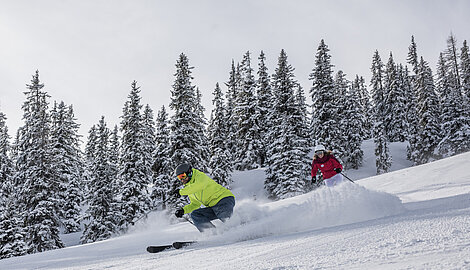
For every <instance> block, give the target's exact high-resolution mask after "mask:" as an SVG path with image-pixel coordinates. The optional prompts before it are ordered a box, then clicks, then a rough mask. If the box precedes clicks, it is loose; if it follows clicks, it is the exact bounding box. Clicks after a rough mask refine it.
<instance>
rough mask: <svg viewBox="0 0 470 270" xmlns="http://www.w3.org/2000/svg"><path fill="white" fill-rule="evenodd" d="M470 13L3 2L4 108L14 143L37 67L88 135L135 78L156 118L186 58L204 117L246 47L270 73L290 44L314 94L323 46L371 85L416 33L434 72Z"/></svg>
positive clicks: (395, 5) (355, 5) (389, 6)
mask: <svg viewBox="0 0 470 270" xmlns="http://www.w3.org/2000/svg"><path fill="white" fill-rule="evenodd" d="M469 14H470V1H466V0H462V1H456V0H455V1H454V0H442V1H432V0H413V1H408V0H406V1H405V0H390V1H379V0H369V1H366V0H362V1H348V0H345V1H333V0H331V1H324V0H321V1H314V0H311V1H297V0H289V1H287V0H286V1H274V0H262V1H261V0H260V1H256V0H251V1H249V0H232V1H223V0H205V1H204V0H198V1H195V0H192V1H190V0H188V1H176V0H174V1H166V0H165V1H157V0H154V1H150V0H148V1H144V0H128V1H117V0H108V1H104V0H76V1H68V0H41V1H38V0H30V1H26V0H0V37H1V41H0V111H1V112H3V113H5V114H6V115H7V117H8V120H7V125H8V128H9V130H10V134H11V135H12V136H13V135H14V134H15V133H16V130H17V129H18V127H19V126H21V125H23V122H22V119H21V118H22V115H23V111H22V110H21V105H22V104H23V103H24V101H25V95H24V93H23V92H24V91H25V90H26V87H25V85H26V84H29V83H30V81H31V78H32V75H33V74H34V72H35V71H36V70H39V72H40V80H41V82H42V83H44V84H45V88H44V90H45V91H47V92H48V93H49V95H50V96H51V98H50V102H51V104H52V102H53V101H55V100H56V101H64V102H65V103H66V104H68V105H70V104H72V105H73V106H74V110H75V115H76V118H77V119H78V123H80V124H81V129H80V133H81V134H82V135H84V136H85V138H86V135H87V132H88V130H89V129H90V127H91V126H92V125H93V124H95V123H97V122H98V120H99V119H100V117H101V116H102V115H104V116H105V117H106V120H107V122H108V125H109V126H110V127H112V126H114V125H115V124H118V123H119V121H120V120H119V116H120V115H121V114H122V108H123V106H124V102H125V101H126V100H127V96H128V94H129V92H130V89H131V83H132V81H133V80H136V81H137V82H138V85H139V86H141V96H142V103H143V104H149V105H150V106H151V107H152V109H153V110H154V112H155V114H156V113H157V111H158V110H160V108H161V107H162V105H165V106H166V107H167V109H168V104H169V102H170V90H171V88H172V87H171V86H172V84H173V81H174V76H173V74H174V73H175V70H176V69H175V63H176V60H177V58H178V56H179V54H180V53H185V54H186V55H187V56H188V58H189V63H190V65H191V66H193V67H194V69H193V77H194V80H193V84H194V85H196V86H197V87H199V89H200V90H201V92H202V94H203V105H204V107H205V108H206V111H207V112H206V113H207V115H209V113H210V110H211V109H212V104H211V100H212V92H213V90H214V88H215V84H216V83H217V82H219V83H220V84H221V85H222V84H223V83H224V82H226V81H227V80H228V77H229V71H230V67H231V61H232V59H234V60H235V62H239V61H241V58H242V56H243V54H244V53H245V52H246V51H248V50H249V51H250V52H251V53H252V56H253V57H252V66H253V68H255V70H257V65H258V59H257V58H258V56H259V53H260V51H261V50H264V52H265V54H266V57H267V64H268V68H269V72H270V73H272V72H273V71H274V69H275V65H276V64H277V58H278V56H279V53H280V51H281V49H285V50H286V52H287V55H288V60H289V63H290V64H291V65H292V66H293V67H294V68H295V69H296V70H295V75H296V78H297V80H298V81H299V82H300V83H301V85H302V86H303V87H304V89H305V92H306V93H307V94H308V91H309V89H310V87H311V85H312V83H311V81H309V80H308V75H309V74H310V72H311V71H312V69H313V67H314V60H315V53H316V49H317V47H318V44H319V42H320V40H321V39H324V40H325V42H326V44H327V45H328V46H329V48H330V54H331V55H332V58H331V60H332V64H333V65H335V67H334V70H335V72H336V71H338V70H340V69H341V70H343V71H344V72H345V73H346V74H347V78H348V79H353V78H354V77H355V75H356V74H359V75H361V76H364V77H365V78H366V79H367V83H368V84H369V78H370V66H371V59H372V55H373V53H374V51H375V50H378V51H379V53H380V55H381V57H382V61H384V62H386V61H387V59H388V55H389V53H390V52H391V51H392V52H393V54H394V58H395V61H397V62H401V63H405V62H406V60H405V59H406V54H407V51H408V46H409V44H410V40H411V35H414V36H415V40H416V43H417V45H418V54H419V55H420V56H423V57H424V58H425V60H427V61H428V62H430V64H431V67H432V68H433V70H435V64H436V60H437V58H438V56H439V52H441V51H443V50H444V49H445V47H446V39H447V37H448V36H449V34H450V33H451V32H452V33H453V34H454V35H455V36H456V37H457V40H458V44H459V46H461V44H462V42H463V40H465V39H466V40H469V39H470V15H469ZM223 90H224V91H225V90H226V87H225V86H224V87H223ZM307 100H310V98H309V97H307Z"/></svg>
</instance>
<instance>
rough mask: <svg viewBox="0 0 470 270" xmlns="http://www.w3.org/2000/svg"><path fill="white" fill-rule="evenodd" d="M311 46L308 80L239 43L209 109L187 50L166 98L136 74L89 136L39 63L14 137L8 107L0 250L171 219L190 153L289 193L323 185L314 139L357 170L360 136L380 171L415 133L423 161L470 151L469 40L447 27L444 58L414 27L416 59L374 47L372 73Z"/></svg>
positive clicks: (224, 172)
mask: <svg viewBox="0 0 470 270" xmlns="http://www.w3.org/2000/svg"><path fill="white" fill-rule="evenodd" d="M404 46H405V47H406V46H407V44H404ZM312 53H314V54H315V61H314V62H313V63H311V66H312V70H311V73H310V75H309V77H308V79H309V81H310V85H308V86H301V85H300V83H299V82H298V81H297V79H296V75H295V67H293V66H292V65H291V64H289V59H288V52H287V51H285V50H281V51H280V53H279V57H278V59H277V65H276V67H275V69H274V70H269V69H268V68H267V66H266V64H265V62H266V57H265V54H264V53H263V51H261V52H256V54H255V53H253V52H250V51H247V52H246V53H244V54H243V52H241V54H243V55H242V57H241V61H240V62H236V61H232V63H231V68H230V69H229V70H227V79H226V81H224V82H215V81H214V88H213V92H212V105H213V107H212V109H211V111H210V118H209V119H207V118H206V116H205V111H206V109H205V108H204V107H203V106H202V104H201V97H202V95H201V91H200V90H199V89H198V87H197V86H196V85H194V83H193V76H192V69H193V65H194V66H196V67H197V63H190V61H189V58H188V56H187V55H185V54H184V53H182V54H180V55H179V56H177V59H176V65H175V71H174V80H173V85H171V87H169V90H170V91H171V100H170V101H169V103H168V105H167V106H162V107H161V108H151V107H150V106H149V105H145V101H143V100H142V98H141V89H140V86H139V83H138V82H136V81H133V82H129V94H128V96H127V100H126V102H125V103H124V104H123V105H122V115H121V117H120V120H119V121H120V123H119V125H116V126H109V125H108V124H107V119H106V117H105V116H97V119H96V123H95V124H94V125H93V126H92V127H91V128H90V130H89V131H88V134H87V135H86V136H81V135H80V134H79V132H78V129H79V128H80V123H79V119H76V117H75V115H74V107H73V104H65V103H64V102H61V101H52V100H53V98H54V97H51V96H49V95H48V93H47V82H46V83H44V82H42V81H41V78H40V72H39V71H32V72H33V74H32V79H31V81H30V82H26V83H27V86H26V89H24V90H25V92H24V94H25V100H24V103H23V105H22V107H21V108H18V110H22V111H23V118H22V121H23V122H22V126H21V127H20V128H19V129H18V130H17V131H16V136H14V137H13V138H12V137H11V136H10V135H9V130H8V127H7V125H6V119H7V115H5V114H4V113H2V112H0V248H1V249H0V259H3V258H9V257H13V256H21V255H25V254H32V253H36V252H42V251H47V250H51V249H58V248H62V247H64V243H63V242H62V241H61V238H60V235H61V234H69V233H76V232H80V233H81V243H91V242H95V241H100V240H104V239H108V238H110V237H112V236H115V235H119V234H122V233H125V232H126V231H127V230H128V229H129V228H130V227H131V226H133V225H134V224H135V223H136V222H137V221H139V220H141V219H143V218H145V217H146V215H147V214H148V213H149V212H151V211H167V212H168V213H169V214H168V218H169V219H170V218H172V217H171V215H170V213H173V211H174V209H177V208H179V207H181V206H182V205H184V204H186V201H185V200H186V199H185V197H184V198H183V197H176V196H173V194H174V193H175V190H177V189H178V188H179V184H180V183H179V182H178V181H175V176H174V175H173V170H174V168H175V167H176V166H177V165H178V164H180V163H182V162H186V163H189V164H191V165H192V166H193V167H194V168H197V169H199V170H201V171H203V172H206V173H208V174H209V175H210V176H212V178H213V179H214V180H215V181H217V182H218V183H220V184H221V185H223V186H225V187H228V188H230V185H231V174H232V172H233V171H235V170H237V171H243V170H252V169H256V168H263V169H264V170H265V175H266V178H265V179H264V188H265V191H266V192H267V194H269V197H270V198H271V199H273V200H279V199H284V198H288V197H292V196H296V195H299V194H303V193H306V192H308V191H310V190H312V189H313V188H314V186H313V185H312V181H311V176H310V169H311V162H312V160H311V151H312V148H313V147H314V146H315V145H317V144H322V145H325V146H326V147H327V148H328V149H330V150H332V151H333V152H334V153H335V156H336V157H338V158H339V159H340V160H341V162H342V164H343V165H344V167H345V168H346V169H357V168H359V167H361V165H362V163H363V152H362V150H361V143H362V142H363V141H364V140H369V139H372V140H373V141H374V143H375V155H376V161H375V162H376V168H377V174H382V173H386V172H388V170H389V169H390V166H391V158H390V153H389V144H390V143H391V142H408V148H407V157H408V159H409V160H411V161H412V162H413V163H414V164H415V165H418V164H424V163H427V162H430V161H433V160H437V159H441V158H444V157H449V156H452V155H456V154H459V153H463V152H466V151H469V150H470V57H469V47H468V44H467V41H466V40H465V41H463V42H458V41H457V38H456V37H455V36H453V35H450V36H449V37H448V39H447V47H445V48H442V52H441V53H440V54H439V55H436V56H435V57H436V59H437V60H438V61H437V66H435V67H431V66H430V65H429V62H428V60H427V59H424V58H423V57H422V56H421V55H420V52H419V44H418V43H417V42H416V41H415V39H414V37H411V40H410V44H408V54H407V56H406V59H407V61H406V63H397V62H396V61H395V55H394V54H393V53H392V52H390V53H386V54H379V52H378V51H375V52H371V53H370V56H371V58H370V74H368V75H370V78H371V79H370V81H366V80H365V79H364V74H345V73H344V72H343V71H341V67H338V66H335V65H334V55H331V54H330V49H329V47H328V44H327V42H326V41H325V40H321V41H320V42H319V44H318V46H317V50H316V51H315V52H312ZM227 66H228V67H229V66H230V63H227ZM170 68H171V67H170ZM304 87H305V88H304ZM154 109H156V110H154Z"/></svg>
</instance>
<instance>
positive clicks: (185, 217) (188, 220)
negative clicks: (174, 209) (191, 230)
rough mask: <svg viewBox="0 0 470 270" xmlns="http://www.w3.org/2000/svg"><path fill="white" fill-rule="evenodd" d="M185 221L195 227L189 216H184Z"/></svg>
mask: <svg viewBox="0 0 470 270" xmlns="http://www.w3.org/2000/svg"><path fill="white" fill-rule="evenodd" d="M183 218H184V219H186V221H187V222H189V223H191V224H193V225H194V223H193V222H192V221H191V220H190V219H189V218H188V217H187V216H183Z"/></svg>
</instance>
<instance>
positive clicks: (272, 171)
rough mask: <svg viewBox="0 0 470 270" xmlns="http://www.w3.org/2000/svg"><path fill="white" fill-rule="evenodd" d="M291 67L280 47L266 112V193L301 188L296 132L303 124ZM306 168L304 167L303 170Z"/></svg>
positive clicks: (300, 144)
mask: <svg viewBox="0 0 470 270" xmlns="http://www.w3.org/2000/svg"><path fill="white" fill-rule="evenodd" d="M294 77H295V76H294V68H293V67H292V66H291V65H290V64H289V63H288V61H287V55H286V53H285V51H284V50H282V51H281V54H280V56H279V60H278V67H277V68H276V70H275V74H274V75H273V79H272V82H273V85H272V89H273V110H272V114H271V115H270V121H272V123H273V126H272V127H271V130H270V134H269V139H270V145H269V148H268V149H269V150H268V153H267V157H268V158H267V165H268V167H267V169H266V179H265V182H264V187H265V189H266V190H267V191H268V194H269V197H271V198H273V199H282V198H287V197H291V196H295V195H298V194H301V193H304V192H305V183H306V180H307V179H305V171H306V168H305V156H304V154H305V153H306V148H308V144H306V142H305V139H304V138H302V137H301V136H299V133H302V127H300V125H305V123H302V122H301V121H300V120H301V118H302V115H300V112H299V108H298V107H299V104H298V103H297V102H296V96H295V90H296V88H297V87H298V83H297V81H296V80H295V78H294ZM307 171H308V170H307Z"/></svg>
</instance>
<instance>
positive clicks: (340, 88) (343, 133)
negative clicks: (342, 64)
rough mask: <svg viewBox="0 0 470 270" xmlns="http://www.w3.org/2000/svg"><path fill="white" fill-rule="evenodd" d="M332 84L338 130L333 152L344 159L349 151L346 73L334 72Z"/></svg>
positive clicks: (347, 83)
mask: <svg viewBox="0 0 470 270" xmlns="http://www.w3.org/2000/svg"><path fill="white" fill-rule="evenodd" d="M334 86H335V96H336V97H337V99H336V101H335V103H334V106H335V108H336V110H337V112H336V115H337V117H338V120H337V123H338V125H337V127H336V128H337V130H338V132H339V134H338V136H337V137H336V142H337V143H336V145H337V146H336V147H335V153H336V156H337V157H338V158H339V159H340V160H342V159H345V157H346V155H348V154H349V153H350V151H349V146H350V145H349V142H348V141H347V137H348V133H349V130H347V121H348V120H349V119H347V118H345V117H346V113H347V110H346V106H347V100H346V98H347V93H348V88H349V81H348V80H347V79H346V74H344V72H343V71H342V70H339V71H338V72H337V73H336V76H335V79H334Z"/></svg>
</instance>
